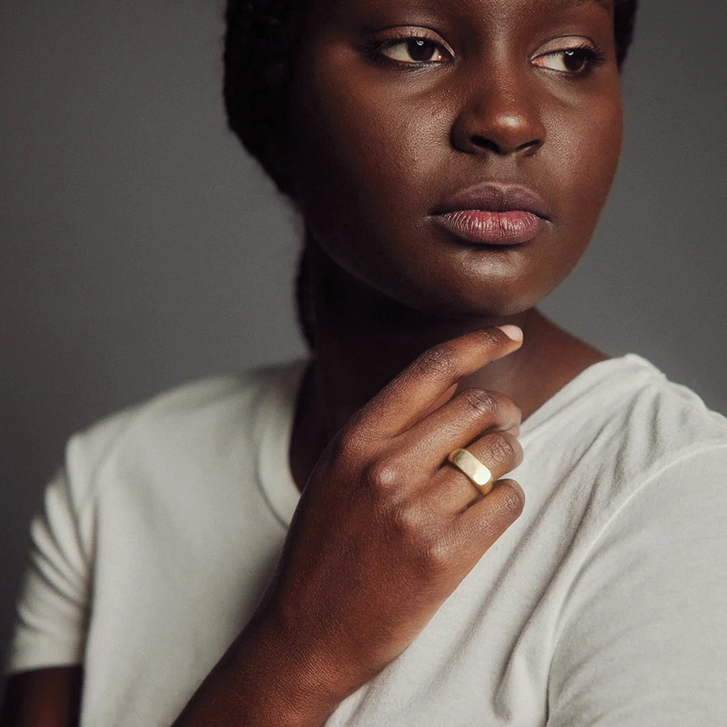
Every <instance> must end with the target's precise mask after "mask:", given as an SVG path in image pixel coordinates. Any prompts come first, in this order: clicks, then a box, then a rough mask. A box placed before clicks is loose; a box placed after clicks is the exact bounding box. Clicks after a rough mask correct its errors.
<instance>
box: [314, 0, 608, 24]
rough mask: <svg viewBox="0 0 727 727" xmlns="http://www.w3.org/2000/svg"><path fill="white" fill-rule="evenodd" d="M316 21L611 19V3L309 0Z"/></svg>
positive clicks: (571, 0) (577, 0)
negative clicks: (354, 17)
mask: <svg viewBox="0 0 727 727" xmlns="http://www.w3.org/2000/svg"><path fill="white" fill-rule="evenodd" d="M309 7H310V10H313V11H318V13H317V14H318V17H319V19H324V18H326V17H328V18H330V17H332V16H335V15H338V14H339V13H341V12H343V13H353V14H356V13H357V11H361V12H371V11H373V12H376V13H383V14H386V13H400V12H404V13H407V12H411V13H426V14H431V15H437V16H442V17H456V16H460V17H470V18H474V17H476V18H480V19H485V18H486V19H488V20H490V21H496V20H498V19H505V18H517V17H521V18H530V19H531V20H533V19H535V18H547V17H548V16H552V15H559V14H563V13H568V12H569V11H570V12H573V11H579V10H580V11H585V10H590V11H595V12H603V13H607V14H608V16H609V17H613V11H614V0H311V2H310V6H309Z"/></svg>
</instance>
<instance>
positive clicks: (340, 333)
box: [291, 252, 604, 489]
mask: <svg viewBox="0 0 727 727" xmlns="http://www.w3.org/2000/svg"><path fill="white" fill-rule="evenodd" d="M313 255H314V258H313V260H312V261H311V266H310V275H311V278H312V279H311V281H310V283H311V294H312V305H313V306H314V315H313V317H312V318H313V331H312V333H313V337H314V341H315V356H314V358H313V362H312V366H311V367H310V369H309V372H308V375H307V377H306V380H305V382H304V385H303V387H302V389H301V395H300V399H299V402H298V411H297V415H296V422H295V426H294V436H293V441H292V443H291V467H292V469H293V474H294V477H295V479H296V482H297V483H298V484H299V487H300V488H301V489H302V486H303V484H304V483H305V481H306V480H307V477H308V475H309V474H310V471H311V470H312V468H313V466H314V465H315V462H316V461H317V459H318V456H319V455H320V453H321V452H322V450H323V448H325V446H326V445H327V444H328V442H329V441H330V439H331V438H332V437H333V436H334V435H335V433H336V432H337V431H339V429H341V427H343V425H344V424H345V423H346V422H347V421H348V419H349V418H350V417H351V415H352V414H353V413H354V412H356V411H357V410H358V409H360V408H361V407H362V406H363V405H364V404H365V403H366V402H368V401H369V400H370V399H371V398H372V397H373V396H374V395H375V394H376V393H377V392H378V391H380V390H381V389H382V388H383V387H384V386H385V385H386V384H387V383H389V382H390V381H391V380H392V379H393V378H394V377H395V376H396V375H397V374H399V373H400V372H401V371H402V370H403V369H404V368H406V367H407V366H408V365H409V364H410V363H411V362H412V361H413V360H414V359H415V358H416V357H417V356H419V355H420V354H421V353H423V352H424V351H426V350H427V349H429V348H431V347H432V346H434V345H436V344H437V343H440V342H443V341H446V340H449V339H451V338H454V337H456V336H458V335H461V334H463V333H466V332H467V331H470V330H475V329H477V328H484V327H487V326H494V325H502V324H503V323H515V324H516V325H518V326H520V327H521V328H522V329H523V332H524V343H523V346H522V347H521V348H520V349H519V350H518V351H517V352H516V353H514V354H512V355H510V356H507V357H506V358H504V359H501V360H500V361H497V362H495V363H493V364H490V365H489V366H486V367H484V368H483V369H480V370H479V371H478V372H476V373H475V374H473V375H472V376H470V377H468V378H467V379H463V380H462V381H461V382H460V384H459V389H462V388H468V387H478V388H484V389H489V390H495V391H499V392H501V393H503V394H505V395H507V396H509V397H510V398H511V399H513V400H514V401H515V402H516V403H517V404H518V405H519V406H520V408H521V409H522V411H523V418H524V419H525V418H527V417H528V416H530V414H532V412H533V411H535V410H536V409H537V408H539V407H540V406H541V405H542V404H543V403H544V402H545V401H546V400H547V399H549V398H550V397H551V396H552V395H553V394H554V393H555V392H556V391H558V390H559V389H560V388H561V387H562V386H563V385H565V384H566V383H567V382H568V381H570V380H571V379H572V378H573V377H574V376H576V375H577V374H578V373H580V372H581V371H582V370H583V369H584V368H586V367H587V366H589V365H591V364H592V363H595V362H596V361H598V360H601V359H603V358H604V356H603V355H602V354H600V353H599V352H597V351H595V350H594V349H592V348H590V347H588V346H586V344H584V343H582V342H580V341H578V340H577V339H575V338H573V337H572V336H570V335H569V334H567V333H565V332H564V331H562V330H561V329H559V328H558V327H557V326H555V325H554V324H553V323H551V322H550V321H548V320H547V319H546V318H545V317H544V316H543V315H542V314H540V313H539V312H538V311H537V310H536V309H531V310H528V311H525V312H523V313H521V314H519V315H517V316H510V317H507V318H488V317H480V318H467V319H443V318H438V317H436V316H432V315H427V314H425V313H422V312H419V311H415V310H412V309H411V308H408V307H406V306H404V305H402V304H400V303H397V302H396V301H394V300H392V299H391V298H388V297H386V296H384V295H382V294H380V293H378V292H376V291H374V290H372V289H371V288H369V287H368V286H366V285H364V284H363V283H360V282H359V281H357V280H355V279H353V278H352V277H351V276H350V275H348V274H347V273H345V272H344V271H342V270H341V269H340V268H338V267H337V266H335V265H334V264H333V263H332V262H331V261H330V260H328V258H327V257H326V256H325V255H324V254H323V253H320V252H314V253H313Z"/></svg>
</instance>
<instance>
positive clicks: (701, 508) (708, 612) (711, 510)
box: [547, 446, 727, 727]
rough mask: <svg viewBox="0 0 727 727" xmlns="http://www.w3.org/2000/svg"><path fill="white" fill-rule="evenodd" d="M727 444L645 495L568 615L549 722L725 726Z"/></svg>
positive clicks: (609, 537)
mask: <svg viewBox="0 0 727 727" xmlns="http://www.w3.org/2000/svg"><path fill="white" fill-rule="evenodd" d="M726 568H727V447H725V446H715V447H713V448H712V449H711V450H709V451H703V452H700V453H693V454H691V455H689V456H688V457H684V458H682V459H680V461H678V462H677V463H675V464H672V465H670V466H668V467H666V468H664V469H663V470H662V471H661V472H659V473H657V474H656V475H655V476H653V477H651V478H650V479H649V481H647V482H645V483H644V484H643V486H641V487H638V488H636V489H635V491H634V492H633V493H631V494H630V495H629V496H628V498H627V499H626V501H625V502H624V503H623V504H622V505H621V506H620V508H619V509H618V510H617V511H616V512H615V513H614V514H613V515H612V516H611V518H610V520H609V521H608V522H607V523H606V525H605V526H604V528H603V530H602V531H601V533H600V534H599V536H598V538H597V539H596V541H595V544H594V546H593V547H592V548H591V549H590V551H589V553H588V556H587V558H586V559H585V562H584V563H583V567H582V568H581V569H580V571H579V574H578V576H577V578H576V579H575V581H574V583H573V585H572V588H571V591H570V594H569V596H568V598H567V601H566V605H565V609H564V611H563V612H562V616H563V618H562V621H561V624H560V628H559V634H558V638H557V643H556V645H555V650H554V655H553V660H552V663H551V673H550V679H549V688H548V707H549V719H548V722H547V724H548V727H645V726H647V725H659V727H684V725H699V726H700V727H718V726H719V727H724V725H727V573H726Z"/></svg>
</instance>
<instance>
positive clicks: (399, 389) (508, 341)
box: [351, 325, 522, 438]
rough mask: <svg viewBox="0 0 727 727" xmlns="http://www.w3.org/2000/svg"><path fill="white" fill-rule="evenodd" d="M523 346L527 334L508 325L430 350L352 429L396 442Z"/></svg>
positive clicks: (361, 413) (369, 406)
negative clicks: (461, 384)
mask: <svg viewBox="0 0 727 727" xmlns="http://www.w3.org/2000/svg"><path fill="white" fill-rule="evenodd" d="M521 345H522V331H521V330H520V329H519V328H518V327H517V326H510V325H508V326H501V327H499V328H484V329H478V330H476V331H471V332H470V333H465V334H464V335H462V336H459V337H458V338H454V339H452V340H450V341H445V342H444V343H441V344H439V345H437V346H435V347H434V348H430V349H429V350H428V351H425V352H424V353H423V354H422V355H421V356H419V357H418V358H417V359H416V360H415V361H414V362H413V363H412V364H411V365H410V366H408V367H407V368H406V369H405V370H404V371H402V373H401V374H399V375H398V376H397V377H396V378H395V379H394V380H393V381H391V383H389V384H388V385H387V386H385V387H384V388H383V389H382V390H381V391H380V392H379V393H378V394H377V395H376V396H375V397H374V398H373V399H371V401H370V402H369V403H368V404H366V406H364V407H363V408H362V409H361V410H359V412H358V413H357V414H356V415H354V417H353V419H352V422H351V427H352V428H355V429H356V431H357V433H358V434H360V435H364V436H366V437H367V438H371V437H374V438H389V437H394V436H396V435H398V434H400V433H401V432H403V431H405V430H406V429H408V428H409V427H411V426H412V425H413V424H415V423H416V422H417V421H419V419H421V418H422V417H423V416H424V414H425V413H426V412H427V411H428V410H429V409H431V407H432V405H433V404H434V403H435V402H436V400H437V398H438V397H441V396H442V395H443V394H445V393H446V391H447V389H449V388H450V387H452V385H454V384H456V383H457V382H458V381H459V380H460V379H462V378H464V377H465V376H470V375H471V374H473V373H474V372H475V371H477V370H478V369H480V368H482V367H483V366H486V365H487V364H488V363H491V362H492V361H496V360H497V359H499V358H502V357H503V356H507V355H508V354H510V353H513V352H514V351H516V350H517V349H518V348H520V346H521Z"/></svg>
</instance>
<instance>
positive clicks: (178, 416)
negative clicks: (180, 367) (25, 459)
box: [65, 360, 305, 510]
mask: <svg viewBox="0 0 727 727" xmlns="http://www.w3.org/2000/svg"><path fill="white" fill-rule="evenodd" d="M304 367H305V361H304V360H298V361H293V362H287V363H282V364H273V365H267V366H262V367H258V368H254V369H251V370H247V371H243V372H237V373H230V374H223V375H216V376H210V377H206V378H202V379H198V380H195V381H191V382H187V383H185V384H182V385H179V386H176V387H174V388H172V389H169V390H167V391H164V392H162V393H160V394H157V395H156V396H154V397H152V398H150V399H148V400H146V401H144V402H141V403H138V404H136V405H133V406H130V407H127V408H125V409H123V410H121V411H118V412H116V413H114V414H111V415H110V416H107V417H105V418H103V419H101V420H99V421H98V422H96V423H94V424H93V425H91V426H90V427H88V428H86V429H84V430H82V431H80V432H77V433H75V434H74V435H73V436H72V437H71V438H70V439H69V441H68V444H67V446H66V457H65V479H66V480H67V481H68V483H69V485H70V487H71V491H72V493H71V494H72V499H73V500H74V501H75V503H74V504H75V505H76V508H77V509H78V510H81V509H83V507H84V505H85V504H86V503H87V501H88V500H89V499H92V498H93V497H94V495H95V494H96V490H97V488H98V483H99V482H100V481H102V480H103V479H104V472H105V471H106V470H107V469H109V468H114V469H117V470H118V469H121V470H127V471H128V470H129V469H130V468H133V469H138V468H140V467H142V468H143V467H145V466H147V467H154V466H155V463H159V462H164V461H165V460H167V461H171V460H176V461H177V462H180V461H181V462H184V461H192V460H194V458H195V457H196V456H198V455H199V453H200V452H202V451H205V452H209V451H210V450H214V449H215V448H216V447H217V448H219V447H220V446H222V445H224V440H225V438H227V439H229V438H230V436H231V433H233V432H234V436H237V437H239V438H240V439H241V440H245V438H246V436H248V435H249V434H250V430H251V429H253V428H254V422H255V420H256V418H257V417H259V416H260V415H262V414H264V413H265V410H266V408H268V409H269V408H270V404H271V403H274V402H276V401H280V400H288V401H290V400H294V397H295V392H296V390H297V385H298V382H299V379H300V376H301V374H302V372H303V369H304Z"/></svg>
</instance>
